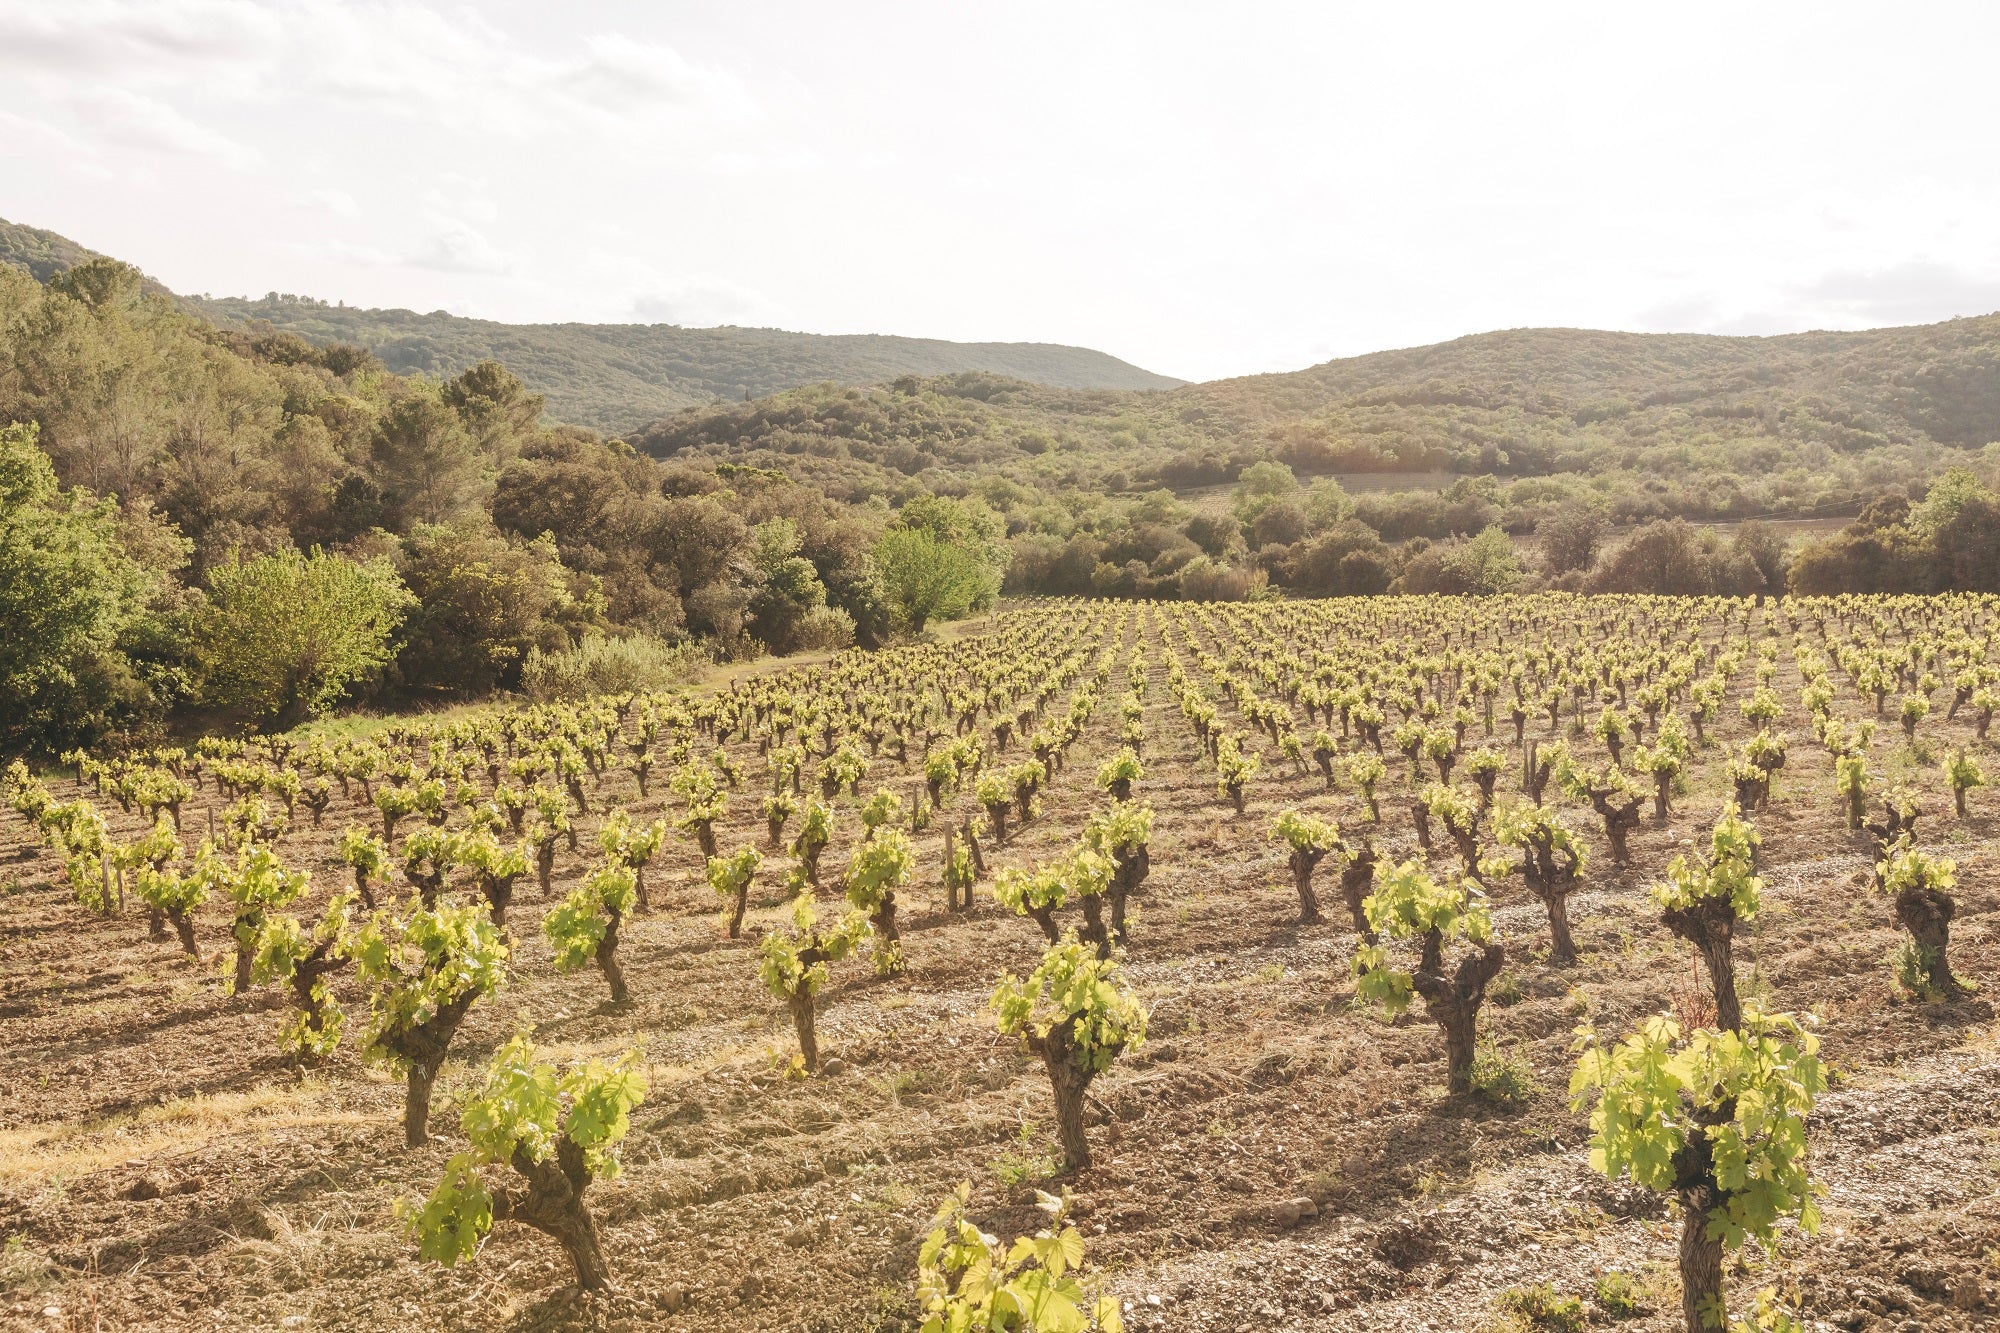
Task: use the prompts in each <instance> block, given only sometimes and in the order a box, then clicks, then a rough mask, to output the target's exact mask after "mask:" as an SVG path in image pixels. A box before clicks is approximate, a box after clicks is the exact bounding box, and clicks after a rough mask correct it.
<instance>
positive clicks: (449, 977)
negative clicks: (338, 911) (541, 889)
mask: <svg viewBox="0 0 2000 1333" xmlns="http://www.w3.org/2000/svg"><path fill="white" fill-rule="evenodd" d="M340 952H341V955H342V956H343V957H347V958H352V959H353V960H354V963H355V972H356V974H357V975H358V976H359V977H360V979H361V980H362V981H363V982H364V983H366V984H369V985H371V986H373V987H374V988H375V989H374V992H373V994H372V995H371V997H370V999H369V1006H368V1031H367V1035H366V1037H365V1039H364V1045H365V1047H366V1049H367V1052H368V1055H369V1057H370V1058H371V1059H374V1060H378V1061H381V1062H383V1063H386V1064H390V1065H392V1066H395V1067H397V1068H401V1067H402V1066H403V1065H404V1064H405V1063H406V1060H405V1057H403V1056H401V1055H399V1054H397V1053H396V1051H395V1049H394V1043H396V1042H397V1041H398V1040H399V1039H401V1038H402V1037H404V1036H405V1035H407V1034H408V1033H410V1032H411V1031H412V1030H414V1029H416V1028H419V1027H421V1026H423V1025H424V1024H425V1023H428V1022H429V1021H430V1020H431V1019H432V1018H433V1017H434V1016H436V1015H437V1013H438V1011H439V1010H440V1009H442V1008H444V1007H446V1006H448V1005H450V1004H453V1003H454V1002H457V1001H459V1000H461V999H463V998H464V997H465V996H468V995H472V996H485V995H491V994H492V993H493V992H494V991H495V990H496V989H498V988H499V986H500V984H501V983H502V982H503V981H505V980H506V977H507V957H508V949H507V942H506V939H505V937H504V936H503V935H502V934H501V932H500V929H499V928H498V927H497V926H495V925H494V924H493V922H492V921H491V920H490V919H489V918H488V917H487V915H486V913H485V912H483V911H481V910H480V909H479V908H478V907H475V906H472V905H469V904H468V905H465V906H452V905H440V906H438V907H436V908H421V907H419V908H416V909H415V910H413V911H411V912H410V913H409V914H408V915H407V916H398V915H396V914H395V913H393V912H386V911H384V912H377V913H375V914H374V915H372V916H371V917H369V918H368V920H367V921H366V922H364V923H363V924H361V925H360V926H358V927H355V928H354V929H353V930H351V931H350V932H349V934H348V937H347V938H346V940H345V941H343V943H342V944H341V946H340Z"/></svg>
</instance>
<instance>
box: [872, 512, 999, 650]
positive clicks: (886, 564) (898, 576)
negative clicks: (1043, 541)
mask: <svg viewBox="0 0 2000 1333" xmlns="http://www.w3.org/2000/svg"><path fill="white" fill-rule="evenodd" d="M875 567H876V569H877V570H878V571H879V572H880V574H881V577H882V586H883V589H884V591H885V592H886V593H887V594H888V598H889V604H890V606H891V607H892V608H893V609H894V610H895V613H896V616H897V618H898V619H899V620H900V621H901V622H902V624H903V626H904V628H906V629H908V630H909V631H910V633H912V634H922V633H923V632H924V627H925V626H926V625H928V624H929V623H930V622H931V621H933V620H953V619H956V618H957V617H959V616H962V615H964V614H966V612H968V611H970V610H972V609H974V608H975V607H977V606H979V605H981V604H982V603H984V602H987V601H990V600H991V599H992V597H993V596H994V594H995V593H996V592H997V591H998V589H999V579H998V577H997V576H996V575H995V574H994V573H993V571H992V569H991V568H990V567H989V566H987V565H986V564H985V563H984V562H983V561H981V560H980V558H979V556H978V555H977V554H976V553H974V552H973V551H970V550H968V549H966V548H965V547H963V546H958V545H956V544H953V543H951V542H944V541H939V540H938V539H937V538H936V537H935V536H933V535H932V534H931V533H929V532H927V531H925V530H923V529H921V528H894V529H891V530H890V531H888V532H885V533H883V534H882V539H881V540H880V541H878V542H877V543H875Z"/></svg>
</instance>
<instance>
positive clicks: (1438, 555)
mask: <svg viewBox="0 0 2000 1333" xmlns="http://www.w3.org/2000/svg"><path fill="white" fill-rule="evenodd" d="M1403 582H1404V587H1405V588H1406V589H1407V590H1408V591H1410V592H1413V593H1456V594H1470V595H1474V596H1491V595H1493V594H1495V593H1506V592H1512V591H1514V589H1515V588H1517V587H1519V586H1520V583H1521V562H1520V561H1519V560H1518V559H1517V558H1516V557H1515V555H1514V548H1513V544H1512V542H1510V541H1509V540H1508V537H1507V534H1506V533H1505V532H1504V531H1502V530H1501V529H1500V528H1498V527H1486V528H1483V529H1481V530H1480V532H1479V534H1478V535H1477V536H1475V537H1470V538H1467V539H1465V540H1463V541H1457V542H1447V543H1441V544H1439V545H1437V546H1433V547H1431V548H1430V549H1429V550H1427V551H1424V552H1422V553H1420V554H1419V555H1418V556H1417V557H1416V559H1414V560H1412V561H1411V562H1410V565H1409V568H1408V569H1407V570H1406V571H1405V572H1404V575H1403Z"/></svg>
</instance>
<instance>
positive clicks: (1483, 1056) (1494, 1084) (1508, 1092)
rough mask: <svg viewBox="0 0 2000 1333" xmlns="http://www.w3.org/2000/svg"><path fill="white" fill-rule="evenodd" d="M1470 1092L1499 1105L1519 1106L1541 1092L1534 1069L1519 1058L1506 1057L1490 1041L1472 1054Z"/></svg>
mask: <svg viewBox="0 0 2000 1333" xmlns="http://www.w3.org/2000/svg"><path fill="white" fill-rule="evenodd" d="M1472 1090H1473V1091H1474V1092H1476V1093H1478V1094H1479V1095H1480V1096H1482V1097H1484V1098H1486V1099H1487V1100H1488V1101H1491V1102H1496V1103H1498V1104H1499V1105H1502V1106H1510V1107H1511V1106H1519V1105H1521V1104H1522V1103H1523V1102H1526V1101H1527V1100H1528V1099H1529V1098H1530V1097H1532V1096H1534V1095H1535V1094H1536V1093H1537V1092H1540V1091H1541V1090H1542V1085H1541V1084H1539V1083H1537V1082H1536V1081H1535V1068H1534V1066H1533V1065H1531V1064H1529V1063H1528V1062H1527V1061H1526V1060H1523V1059H1522V1058H1521V1057H1520V1056H1518V1055H1508V1054H1507V1053H1506V1052H1504V1051H1502V1050H1501V1049H1500V1048H1499V1047H1498V1046H1496V1045H1495V1044H1494V1043H1493V1042H1491V1041H1482V1042H1480V1043H1479V1045H1478V1046H1477V1047H1476V1048H1475V1049H1474V1050H1473V1053H1472Z"/></svg>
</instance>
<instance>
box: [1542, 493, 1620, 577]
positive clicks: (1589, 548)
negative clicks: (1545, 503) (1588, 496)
mask: <svg viewBox="0 0 2000 1333" xmlns="http://www.w3.org/2000/svg"><path fill="white" fill-rule="evenodd" d="M1607 526H1608V525H1607V524H1606V523H1605V520H1604V511H1603V510H1601V509H1599V508H1597V507H1596V506H1595V505H1589V504H1584V503H1582V502H1581V501H1576V500H1571V501H1568V502H1565V503H1563V504H1560V505H1557V506H1556V507H1555V508H1554V509H1551V510H1550V511H1549V512H1548V513H1547V514H1544V515H1543V516H1542V518H1541V520H1540V521H1539V522H1537V523H1536V524H1535V539H1536V541H1537V542H1538V543H1539V544H1540V546H1541V548H1542V563H1543V564H1544V565H1546V566H1547V567H1548V571H1549V573H1551V574H1566V573H1568V572H1569V571H1571V570H1583V569H1589V568H1590V566H1591V563H1592V562H1593V561H1595V560H1596V559H1597V543H1598V542H1599V541H1601V540H1602V539H1603V537H1604V530H1605V528H1606V527H1607Z"/></svg>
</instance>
